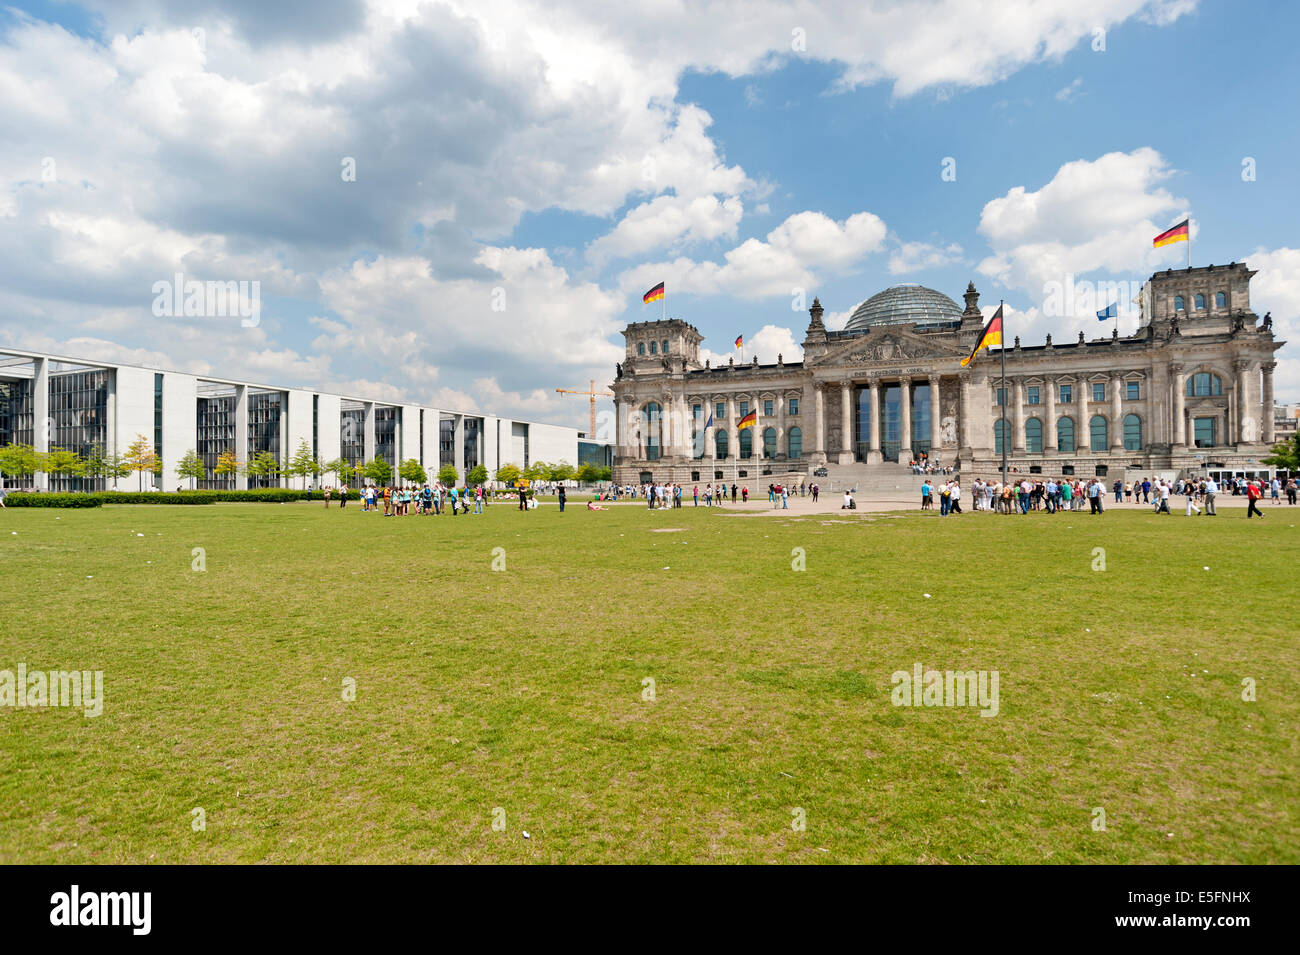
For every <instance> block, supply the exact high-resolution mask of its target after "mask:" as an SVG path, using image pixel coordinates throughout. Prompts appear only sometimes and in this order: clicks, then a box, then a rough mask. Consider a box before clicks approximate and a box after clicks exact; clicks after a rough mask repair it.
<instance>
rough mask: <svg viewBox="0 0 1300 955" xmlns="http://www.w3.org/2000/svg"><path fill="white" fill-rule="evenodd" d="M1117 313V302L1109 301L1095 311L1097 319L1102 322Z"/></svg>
mask: <svg viewBox="0 0 1300 955" xmlns="http://www.w3.org/2000/svg"><path fill="white" fill-rule="evenodd" d="M1117 315H1119V303H1118V302H1111V303H1110V304H1109V305H1107V306H1106V307H1105V308H1103V309H1102V310H1101V311H1100V312H1098V313H1097V321H1099V322H1104V321H1105V320H1106V319H1108V318H1115V317H1116V316H1117Z"/></svg>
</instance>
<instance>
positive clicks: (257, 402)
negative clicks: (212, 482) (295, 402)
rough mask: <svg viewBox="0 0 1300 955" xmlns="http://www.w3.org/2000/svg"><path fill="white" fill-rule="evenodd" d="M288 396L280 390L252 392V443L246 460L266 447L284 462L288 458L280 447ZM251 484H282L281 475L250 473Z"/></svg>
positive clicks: (250, 419)
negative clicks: (281, 421)
mask: <svg viewBox="0 0 1300 955" xmlns="http://www.w3.org/2000/svg"><path fill="white" fill-rule="evenodd" d="M283 398H284V396H283V395H282V394H281V393H280V392H278V391H259V392H255V393H253V394H250V395H249V396H248V447H247V448H246V449H245V455H244V459H243V460H244V462H245V463H247V462H249V461H252V460H253V458H255V457H257V456H258V455H259V454H261V453H262V452H264V451H269V452H270V453H271V454H274V455H275V459H276V461H278V462H279V463H280V466H281V467H283V466H284V458H283V456H282V455H281V449H280V416H281V415H282V414H283V412H284V402H283ZM248 486H249V487H279V486H280V478H279V477H278V476H275V477H264V476H258V475H253V474H250V475H249V476H248Z"/></svg>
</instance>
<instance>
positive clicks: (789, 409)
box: [786, 398, 799, 414]
mask: <svg viewBox="0 0 1300 955" xmlns="http://www.w3.org/2000/svg"><path fill="white" fill-rule="evenodd" d="M798 413H799V399H798V398H791V399H790V400H789V401H788V402H787V404H786V414H798Z"/></svg>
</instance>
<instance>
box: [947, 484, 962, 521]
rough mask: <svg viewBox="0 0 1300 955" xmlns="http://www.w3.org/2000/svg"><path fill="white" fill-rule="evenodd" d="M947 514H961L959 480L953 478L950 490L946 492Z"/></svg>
mask: <svg viewBox="0 0 1300 955" xmlns="http://www.w3.org/2000/svg"><path fill="white" fill-rule="evenodd" d="M948 513H949V514H960V513H961V480H960V479H959V478H953V480H952V488H951V489H950V490H949V491H948Z"/></svg>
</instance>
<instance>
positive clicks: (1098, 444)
mask: <svg viewBox="0 0 1300 955" xmlns="http://www.w3.org/2000/svg"><path fill="white" fill-rule="evenodd" d="M1088 431H1089V434H1088V439H1089V441H1088V448H1089V449H1090V450H1092V451H1105V450H1106V437H1107V435H1106V419H1105V418H1103V417H1102V416H1101V415H1094V416H1093V419H1092V421H1090V422H1089V423H1088Z"/></svg>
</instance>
